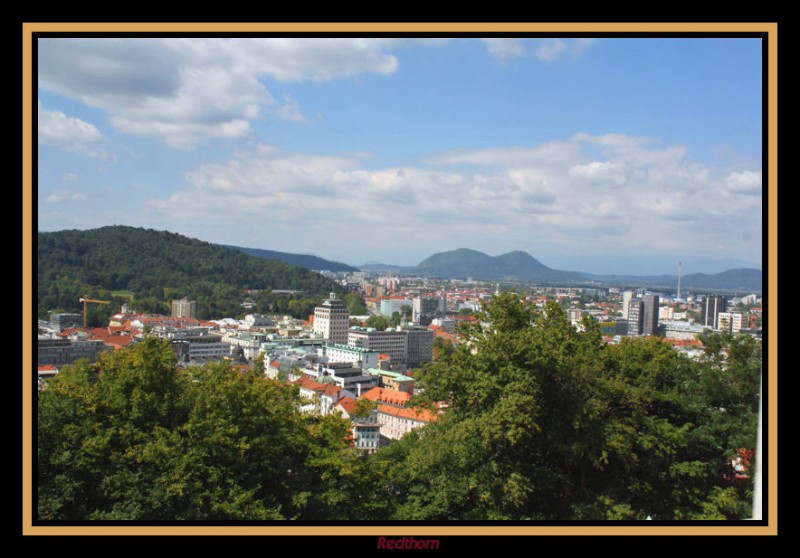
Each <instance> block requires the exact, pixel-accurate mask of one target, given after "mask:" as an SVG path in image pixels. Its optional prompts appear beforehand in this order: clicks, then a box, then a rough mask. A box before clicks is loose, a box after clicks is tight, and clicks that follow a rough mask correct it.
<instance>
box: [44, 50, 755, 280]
mask: <svg viewBox="0 0 800 558" xmlns="http://www.w3.org/2000/svg"><path fill="white" fill-rule="evenodd" d="M37 69H38V91H37V100H38V103H37V105H38V110H37V125H38V158H37V175H38V191H37V195H38V207H37V211H38V229H39V230H40V231H56V230H63V229H91V228H96V227H102V226H106V225H130V226H135V227H145V228H153V229H158V230H169V231H173V232H177V233H180V234H183V235H186V236H189V237H192V238H198V239H201V240H205V241H208V242H214V243H219V244H232V245H237V246H245V247H251V248H262V249H270V250H278V251H283V252H294V253H301V254H315V255H319V256H322V257H324V258H327V259H331V260H334V261H340V262H344V263H348V264H351V265H360V264H363V263H365V262H368V261H380V262H384V263H390V264H395V265H415V264H418V263H419V262H421V261H422V260H423V259H425V258H426V257H428V256H430V255H431V254H434V253H437V252H443V251H447V250H454V249H457V248H472V249H475V250H480V251H482V252H485V253H487V254H489V255H492V256H496V255H500V254H503V253H507V252H510V251H512V250H524V251H526V252H528V253H530V254H531V255H533V256H534V257H535V258H537V259H538V260H540V261H541V262H542V263H544V264H545V265H547V266H550V267H553V268H556V269H565V270H573V271H584V272H590V273H618V274H652V273H670V274H675V273H677V265H678V262H679V261H681V262H682V264H683V265H682V270H683V273H684V274H687V273H697V272H704V273H715V272H719V271H722V270H724V269H728V268H733V267H755V268H761V267H762V247H763V242H762V238H763V237H762V197H763V186H762V45H761V41H760V40H759V39H748V38H683V39H682V38H592V39H588V38H574V37H573V38H535V37H531V38H491V39H480V38H452V39H447V38H405V39H403V38H385V39H382V38H344V37H343V38H333V37H329V38H277V37H272V38H269V37H267V38H225V39H224V38H178V37H173V38H136V39H132V38H127V39H123V38H93V39H88V38H48V39H43V38H40V39H38V65H37Z"/></svg>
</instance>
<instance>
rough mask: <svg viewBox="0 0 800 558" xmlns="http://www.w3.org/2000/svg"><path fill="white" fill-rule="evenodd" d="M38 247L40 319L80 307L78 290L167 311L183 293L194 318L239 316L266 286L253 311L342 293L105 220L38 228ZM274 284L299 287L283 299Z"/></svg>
mask: <svg viewBox="0 0 800 558" xmlns="http://www.w3.org/2000/svg"><path fill="white" fill-rule="evenodd" d="M38 251H39V254H38V314H39V317H40V318H45V317H46V316H47V313H48V312H49V311H53V310H61V311H78V310H79V309H80V308H79V302H78V299H79V298H80V297H81V296H91V297H99V298H101V299H103V300H111V298H110V297H112V296H114V295H116V296H117V297H118V298H117V299H115V302H116V303H117V304H116V307H118V306H119V303H121V301H122V300H124V299H123V298H119V297H120V296H124V295H126V294H127V293H125V292H124V291H130V293H132V295H133V301H134V304H133V305H134V307H135V308H136V309H137V310H139V311H144V312H156V311H160V312H168V308H169V307H168V306H167V303H168V302H169V301H170V300H172V299H174V298H180V297H183V296H187V297H189V298H190V299H192V300H196V301H197V314H198V317H199V318H206V319H208V318H219V317H222V316H236V315H241V314H243V313H245V310H244V308H243V307H242V306H241V302H242V290H244V289H257V290H262V291H263V292H262V293H260V294H259V295H257V296H255V297H254V302H255V303H256V304H257V308H256V309H255V311H259V312H281V313H289V314H293V315H296V316H298V317H300V316H304V315H306V316H307V315H308V312H309V311H310V312H313V307H314V305H315V304H317V303H318V302H319V301H320V300H321V299H322V297H324V296H325V295H327V294H328V293H329V292H340V293H341V292H342V289H341V287H340V286H339V285H338V284H336V283H335V282H333V281H331V280H329V279H326V278H324V277H322V276H321V275H319V274H317V273H314V272H312V271H309V270H307V269H304V268H302V267H297V266H293V265H288V264H285V263H282V262H278V261H268V260H264V259H261V258H256V257H252V256H248V255H246V254H243V253H242V252H239V251H237V250H232V249H230V248H224V247H221V246H217V245H214V244H210V243H208V242H203V241H200V240H196V239H192V238H187V237H185V236H181V235H179V234H175V233H171V232H166V231H156V230H151V229H143V228H134V227H125V226H110V227H102V228H99V229H92V230H85V231H80V230H68V231H58V232H40V233H39V235H38ZM273 289H279V290H296V291H304V292H303V293H301V294H296V295H292V296H290V297H287V296H286V295H273V294H272V293H271V290H273ZM120 291H123V292H122V293H121V292H120ZM113 306H115V305H108V306H101V305H93V306H92V307H91V309H92V310H91V311H92V312H95V313H97V312H103V311H105V312H106V313H107V312H111V311H113ZM250 311H253V310H250Z"/></svg>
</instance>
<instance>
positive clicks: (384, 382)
mask: <svg viewBox="0 0 800 558" xmlns="http://www.w3.org/2000/svg"><path fill="white" fill-rule="evenodd" d="M367 372H368V373H369V374H372V375H374V376H377V377H378V378H380V386H381V387H384V388H388V389H392V390H395V391H402V392H404V393H408V394H412V393H414V378H412V377H410V376H406V375H405V374H401V373H400V372H392V371H391V370H381V369H379V368H370V369H368V370H367Z"/></svg>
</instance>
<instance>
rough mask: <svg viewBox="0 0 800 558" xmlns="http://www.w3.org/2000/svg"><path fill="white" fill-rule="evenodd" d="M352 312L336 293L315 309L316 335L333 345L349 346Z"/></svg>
mask: <svg viewBox="0 0 800 558" xmlns="http://www.w3.org/2000/svg"><path fill="white" fill-rule="evenodd" d="M349 327H350V312H349V311H348V310H347V307H346V306H345V305H344V303H343V302H342V301H341V300H338V299H337V298H336V293H331V294H330V297H329V298H328V300H326V301H325V302H323V303H322V306H317V307H316V308H315V309H314V333H316V334H318V335H321V336H322V338H323V339H325V340H327V341H330V342H331V343H340V344H342V345H346V344H347V335H348V328H349Z"/></svg>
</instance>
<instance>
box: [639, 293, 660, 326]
mask: <svg viewBox="0 0 800 558" xmlns="http://www.w3.org/2000/svg"><path fill="white" fill-rule="evenodd" d="M658 302H659V300H658V295H654V294H646V295H644V296H643V297H642V303H643V307H644V308H643V310H644V313H643V316H642V335H658Z"/></svg>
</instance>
